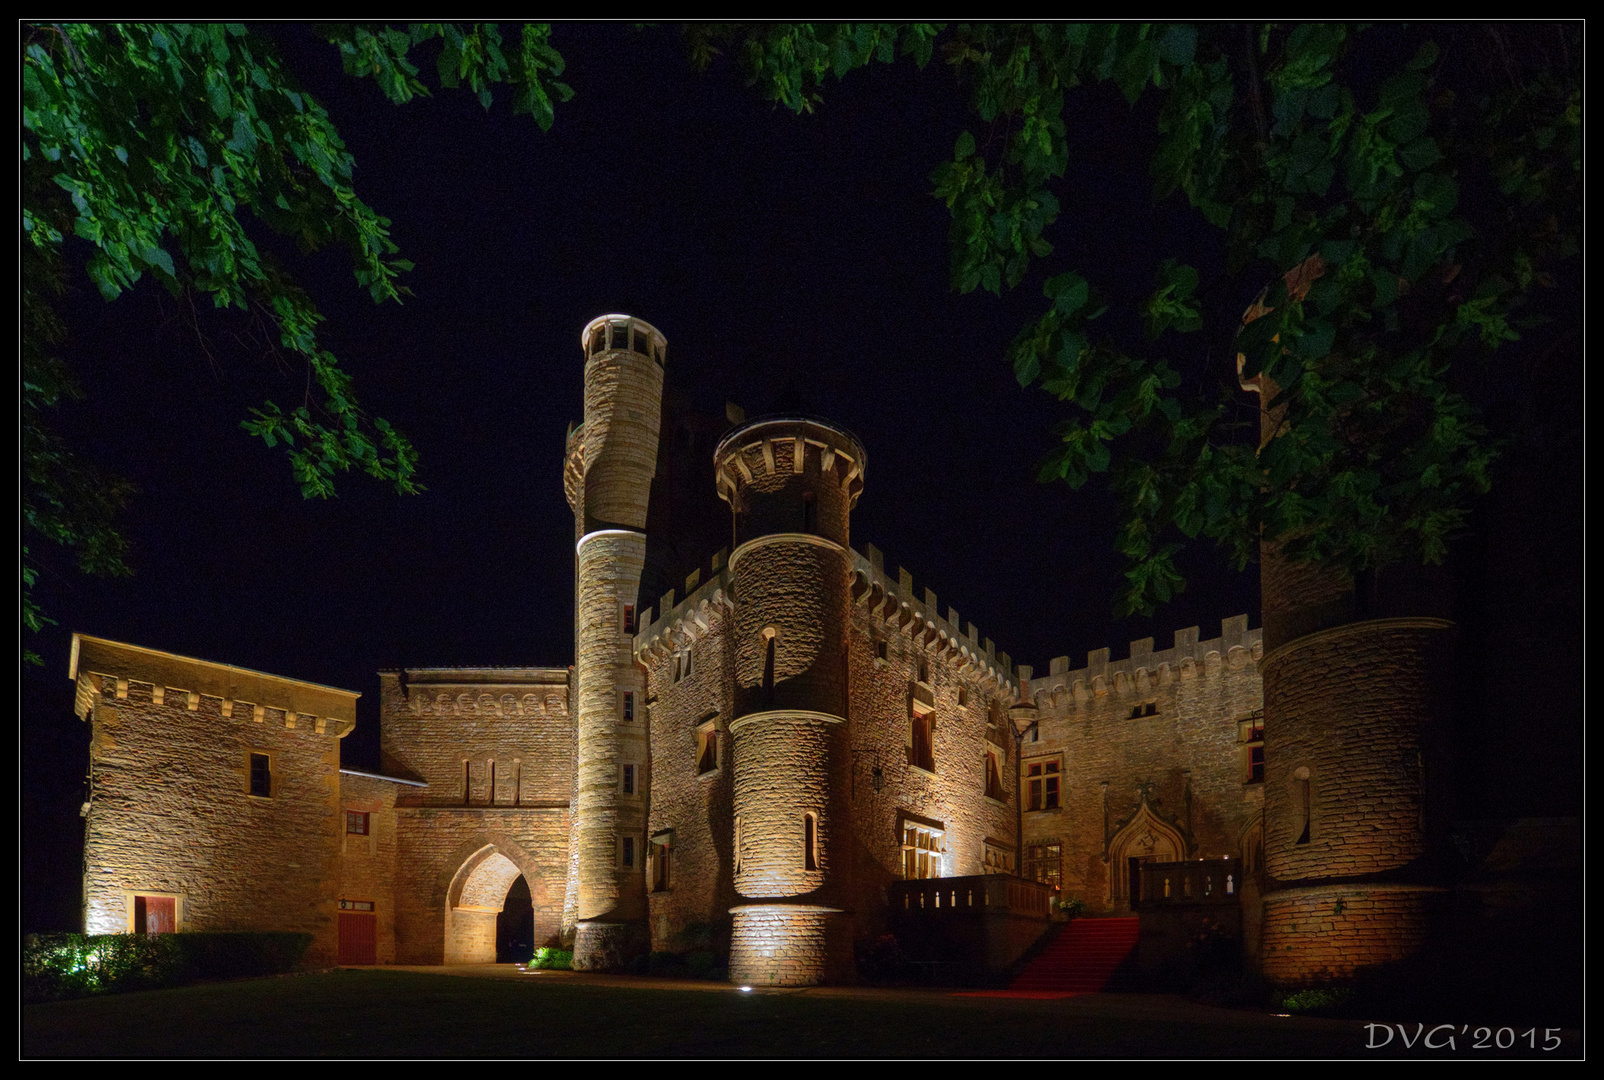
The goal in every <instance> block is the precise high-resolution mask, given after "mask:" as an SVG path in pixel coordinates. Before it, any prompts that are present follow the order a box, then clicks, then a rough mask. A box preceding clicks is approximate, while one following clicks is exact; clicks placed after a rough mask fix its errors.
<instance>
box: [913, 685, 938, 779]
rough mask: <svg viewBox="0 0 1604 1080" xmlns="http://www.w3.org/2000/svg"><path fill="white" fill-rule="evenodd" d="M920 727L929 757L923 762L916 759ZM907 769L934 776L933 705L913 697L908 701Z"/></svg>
mask: <svg viewBox="0 0 1604 1080" xmlns="http://www.w3.org/2000/svg"><path fill="white" fill-rule="evenodd" d="M921 726H922V727H923V729H924V741H925V748H926V749H928V750H929V751H930V756H929V757H928V758H926V759H924V761H920V760H919V758H918V752H919V738H918V730H919V728H920V727H921ZM908 768H910V769H917V770H918V771H919V772H922V773H924V774H925V775H926V776H935V775H936V709H935V706H934V705H929V704H927V703H925V702H923V701H920V700H919V699H918V698H914V697H910V698H909V700H908Z"/></svg>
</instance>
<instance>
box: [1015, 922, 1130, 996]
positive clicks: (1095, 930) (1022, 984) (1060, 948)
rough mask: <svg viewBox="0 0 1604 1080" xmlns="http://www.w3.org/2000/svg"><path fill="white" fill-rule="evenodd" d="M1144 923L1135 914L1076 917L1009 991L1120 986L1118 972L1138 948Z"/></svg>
mask: <svg viewBox="0 0 1604 1080" xmlns="http://www.w3.org/2000/svg"><path fill="white" fill-rule="evenodd" d="M1140 927H1141V920H1140V919H1138V918H1135V917H1131V918H1093V919H1073V920H1071V921H1070V923H1069V924H1068V925H1067V926H1065V927H1064V929H1063V930H1062V931H1061V932H1060V933H1059V934H1058V936H1057V937H1056V938H1054V939H1053V940H1052V942H1050V943H1049V944H1048V946H1047V947H1046V948H1045V949H1043V950H1042V951H1041V953H1040V954H1038V955H1037V956H1036V958H1035V959H1034V960H1032V961H1030V963H1028V964H1026V965H1025V967H1024V970H1022V971H1020V973H1019V974H1018V975H1017V976H1015V977H1014V981H1013V982H1011V983H1009V984H1008V990H1007V991H1006V992H1007V993H1009V994H1030V995H1036V994H1041V995H1044V996H1045V995H1048V994H1051V995H1054V996H1056V995H1060V994H1095V993H1097V992H1098V991H1101V990H1112V989H1116V988H1117V983H1116V972H1118V970H1119V968H1120V965H1122V964H1123V963H1124V962H1125V959H1126V957H1128V956H1130V954H1131V952H1132V950H1134V949H1135V948H1136V939H1137V937H1138V935H1139V933H1140Z"/></svg>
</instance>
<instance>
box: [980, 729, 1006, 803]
mask: <svg viewBox="0 0 1604 1080" xmlns="http://www.w3.org/2000/svg"><path fill="white" fill-rule="evenodd" d="M1002 757H1003V750H1002V748H1001V747H999V746H996V745H994V744H988V745H987V746H986V750H985V757H984V759H983V761H982V763H981V767H982V768H984V769H985V775H984V776H983V777H982V779H981V785H982V789H983V790H984V792H985V797H986V801H987V802H993V803H996V804H997V805H998V806H1007V805H1008V789H1007V788H1006V787H1005V786H1003V782H1002V764H1001V759H1002ZM994 780H995V781H996V783H995V784H994V783H993V781H994Z"/></svg>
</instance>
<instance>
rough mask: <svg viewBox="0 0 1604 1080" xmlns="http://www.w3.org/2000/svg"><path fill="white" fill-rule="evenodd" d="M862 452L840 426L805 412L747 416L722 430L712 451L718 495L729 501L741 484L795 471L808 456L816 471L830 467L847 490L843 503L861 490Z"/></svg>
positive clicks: (805, 467)
mask: <svg viewBox="0 0 1604 1080" xmlns="http://www.w3.org/2000/svg"><path fill="white" fill-rule="evenodd" d="M864 460H865V454H864V450H863V445H862V443H860V442H859V441H858V437H857V436H856V435H854V434H852V433H851V432H850V431H847V430H846V429H845V428H843V427H840V426H838V425H836V424H833V423H831V422H830V421H827V420H820V419H816V418H814V417H805V416H773V417H759V418H757V419H754V420H748V421H747V422H745V423H744V424H742V425H741V426H740V427H738V428H736V429H735V430H734V431H731V432H730V433H728V434H727V435H725V436H724V438H723V440H722V441H721V442H720V443H719V445H718V448H717V449H716V450H715V451H714V454H713V462H714V470H715V484H716V486H717V488H718V494H719V498H721V499H723V500H724V501H725V502H727V503H730V504H731V505H732V506H733V505H736V504H737V502H738V501H739V495H738V492H739V491H740V489H741V488H743V487H745V486H747V485H749V484H751V483H753V481H754V480H757V479H759V478H762V477H773V476H777V475H779V474H782V473H787V474H791V475H795V476H801V475H803V474H804V473H806V472H807V471H808V465H809V463H810V462H816V463H817V466H818V470H819V473H820V474H821V475H824V474H830V473H834V474H835V477H836V481H837V482H838V483H839V484H840V485H841V488H842V490H843V491H845V492H846V495H847V506H848V507H849V508H850V507H852V506H854V505H856V504H857V501H858V496H859V495H860V494H862V492H863V469H864Z"/></svg>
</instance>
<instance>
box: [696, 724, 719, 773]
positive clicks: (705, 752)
mask: <svg viewBox="0 0 1604 1080" xmlns="http://www.w3.org/2000/svg"><path fill="white" fill-rule="evenodd" d="M717 769H718V730H717V729H716V728H715V727H714V725H713V724H712V723H711V722H709V723H706V724H703V725H702V726H701V727H699V728H697V729H696V774H697V775H698V776H701V775H703V774H705V773H710V772H713V771H715V770H717Z"/></svg>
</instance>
